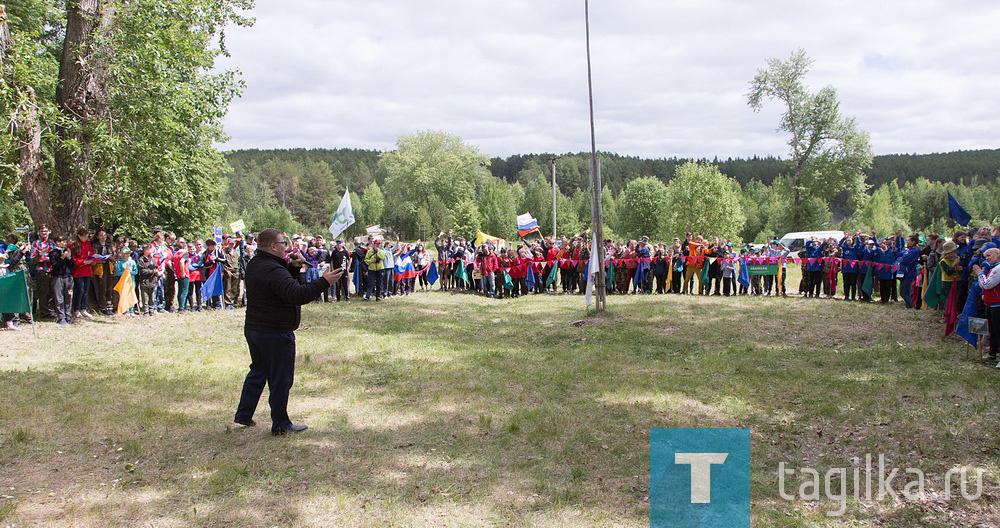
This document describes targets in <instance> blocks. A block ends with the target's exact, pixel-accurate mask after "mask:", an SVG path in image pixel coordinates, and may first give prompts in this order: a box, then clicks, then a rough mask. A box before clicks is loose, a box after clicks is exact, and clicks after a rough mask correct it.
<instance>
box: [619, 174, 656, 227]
mask: <svg viewBox="0 0 1000 528" xmlns="http://www.w3.org/2000/svg"><path fill="white" fill-rule="evenodd" d="M666 201H667V186H666V185H663V182H661V181H660V180H658V179H656V178H654V177H652V176H646V177H644V178H638V179H635V180H632V181H630V182H629V184H628V186H627V187H625V190H624V191H622V195H621V197H620V201H619V203H618V230H619V231H620V232H621V234H622V235H624V236H627V237H632V238H638V237H641V236H643V235H648V236H655V235H656V234H658V233H659V232H660V228H661V223H660V214H661V213H662V210H663V206H664V204H665V203H666Z"/></svg>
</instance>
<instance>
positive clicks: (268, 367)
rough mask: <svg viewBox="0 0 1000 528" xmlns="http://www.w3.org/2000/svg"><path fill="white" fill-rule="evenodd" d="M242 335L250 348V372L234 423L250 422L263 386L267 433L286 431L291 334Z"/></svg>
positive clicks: (291, 380)
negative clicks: (267, 408) (268, 409)
mask: <svg viewBox="0 0 1000 528" xmlns="http://www.w3.org/2000/svg"><path fill="white" fill-rule="evenodd" d="M243 335H244V336H245V337H246V340H247V345H248V346H249V348H250V372H249V373H247V377H246V379H245V380H244V381H243V392H242V394H241V395H240V404H239V407H237V408H236V421H240V422H249V421H250V420H251V419H252V418H253V414H254V412H255V411H256V410H257V403H259V402H260V395H261V393H263V392H264V385H265V384H266V385H267V386H268V389H269V390H270V393H271V394H270V395H269V396H268V398H267V403H268V405H269V406H270V407H271V431H273V432H278V431H282V430H285V429H288V428H289V427H290V426H291V425H292V421H291V420H290V419H289V418H288V393H289V391H291V389H292V383H294V381H295V334H294V333H292V332H283V333H280V334H266V333H263V332H255V331H253V330H244V331H243Z"/></svg>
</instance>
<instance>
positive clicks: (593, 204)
mask: <svg viewBox="0 0 1000 528" xmlns="http://www.w3.org/2000/svg"><path fill="white" fill-rule="evenodd" d="M583 12H584V23H585V25H586V27H587V93H588V95H589V98H590V216H591V226H592V227H591V229H593V232H594V236H593V237H592V239H595V240H596V244H597V247H596V248H594V247H592V248H590V251H591V254H594V252H595V251H596V252H597V259H598V260H597V262H598V263H599V265H598V266H597V280H596V282H597V284H595V285H594V286H596V288H595V289H596V290H597V295H596V299H595V301H596V302H595V304H594V308H595V309H596V310H597V311H598V312H603V311H605V310H607V308H608V302H607V291H606V287H605V286H606V285H605V279H604V259H605V255H604V218H603V217H604V215H603V210H602V209H603V207H602V204H601V165H600V164H599V163H598V161H597V136H596V134H595V133H594V83H593V80H592V78H591V68H590V1H589V0H583Z"/></svg>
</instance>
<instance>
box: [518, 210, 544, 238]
mask: <svg viewBox="0 0 1000 528" xmlns="http://www.w3.org/2000/svg"><path fill="white" fill-rule="evenodd" d="M534 231H540V230H539V229H538V220H535V219H534V218H532V217H531V213H524V214H523V215H521V216H518V217H517V234H518V235H521V236H524V235H527V234H528V233H532V232H534Z"/></svg>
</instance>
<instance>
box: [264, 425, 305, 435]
mask: <svg viewBox="0 0 1000 528" xmlns="http://www.w3.org/2000/svg"><path fill="white" fill-rule="evenodd" d="M306 429H309V426H308V425H290V426H288V427H287V428H285V429H275V430H272V431H271V434H273V435H274V436H281V435H284V434H288V433H301V432H302V431H305V430H306Z"/></svg>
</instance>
